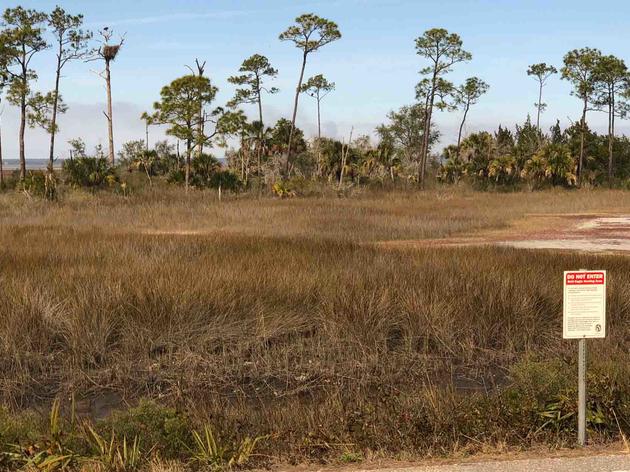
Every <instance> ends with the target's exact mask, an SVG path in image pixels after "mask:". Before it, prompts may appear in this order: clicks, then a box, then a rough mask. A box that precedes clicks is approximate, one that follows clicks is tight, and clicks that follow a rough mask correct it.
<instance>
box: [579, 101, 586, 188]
mask: <svg viewBox="0 0 630 472" xmlns="http://www.w3.org/2000/svg"><path fill="white" fill-rule="evenodd" d="M587 107H588V101H587V100H586V99H584V108H583V109H582V126H581V127H580V128H581V131H580V160H579V162H578V186H581V185H582V173H583V165H584V134H585V133H586V109H587Z"/></svg>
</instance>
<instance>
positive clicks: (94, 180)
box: [63, 157, 118, 188]
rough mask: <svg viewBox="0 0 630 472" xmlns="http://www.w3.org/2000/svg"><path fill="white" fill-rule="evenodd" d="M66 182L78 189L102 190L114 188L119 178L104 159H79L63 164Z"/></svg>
mask: <svg viewBox="0 0 630 472" xmlns="http://www.w3.org/2000/svg"><path fill="white" fill-rule="evenodd" d="M63 170H64V172H65V175H66V182H67V183H68V184H70V185H74V186H77V187H88V188H100V187H105V186H113V185H114V184H115V183H116V182H117V181H118V177H117V175H116V171H115V169H114V167H113V166H111V165H110V164H109V162H108V161H107V159H106V158H104V157H77V158H75V159H72V160H66V161H64V163H63Z"/></svg>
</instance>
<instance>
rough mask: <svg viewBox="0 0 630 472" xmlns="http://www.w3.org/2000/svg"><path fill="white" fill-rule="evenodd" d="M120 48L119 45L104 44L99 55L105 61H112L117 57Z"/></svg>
mask: <svg viewBox="0 0 630 472" xmlns="http://www.w3.org/2000/svg"><path fill="white" fill-rule="evenodd" d="M120 47H121V45H120V44H114V45H110V44H106V45H104V46H103V48H102V49H101V54H102V55H103V58H104V59H105V60H106V61H113V60H114V59H116V56H117V55H118V51H120Z"/></svg>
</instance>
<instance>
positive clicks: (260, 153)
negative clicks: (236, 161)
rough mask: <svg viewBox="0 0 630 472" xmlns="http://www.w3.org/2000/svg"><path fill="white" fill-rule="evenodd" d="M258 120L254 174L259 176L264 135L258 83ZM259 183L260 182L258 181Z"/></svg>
mask: <svg viewBox="0 0 630 472" xmlns="http://www.w3.org/2000/svg"><path fill="white" fill-rule="evenodd" d="M258 120H259V121H260V132H259V133H258V152H257V153H256V161H257V163H256V166H257V170H256V175H258V177H260V175H261V172H260V161H261V158H262V148H263V137H264V135H265V125H264V123H263V112H262V97H261V96H260V85H258ZM259 185H260V183H259Z"/></svg>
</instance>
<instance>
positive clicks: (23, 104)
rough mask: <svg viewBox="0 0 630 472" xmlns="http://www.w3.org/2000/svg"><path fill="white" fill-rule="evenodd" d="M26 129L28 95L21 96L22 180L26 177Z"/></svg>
mask: <svg viewBox="0 0 630 472" xmlns="http://www.w3.org/2000/svg"><path fill="white" fill-rule="evenodd" d="M25 130H26V96H24V95H22V97H21V98H20V180H24V179H25V178H26V154H25V152H24V132H25Z"/></svg>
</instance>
